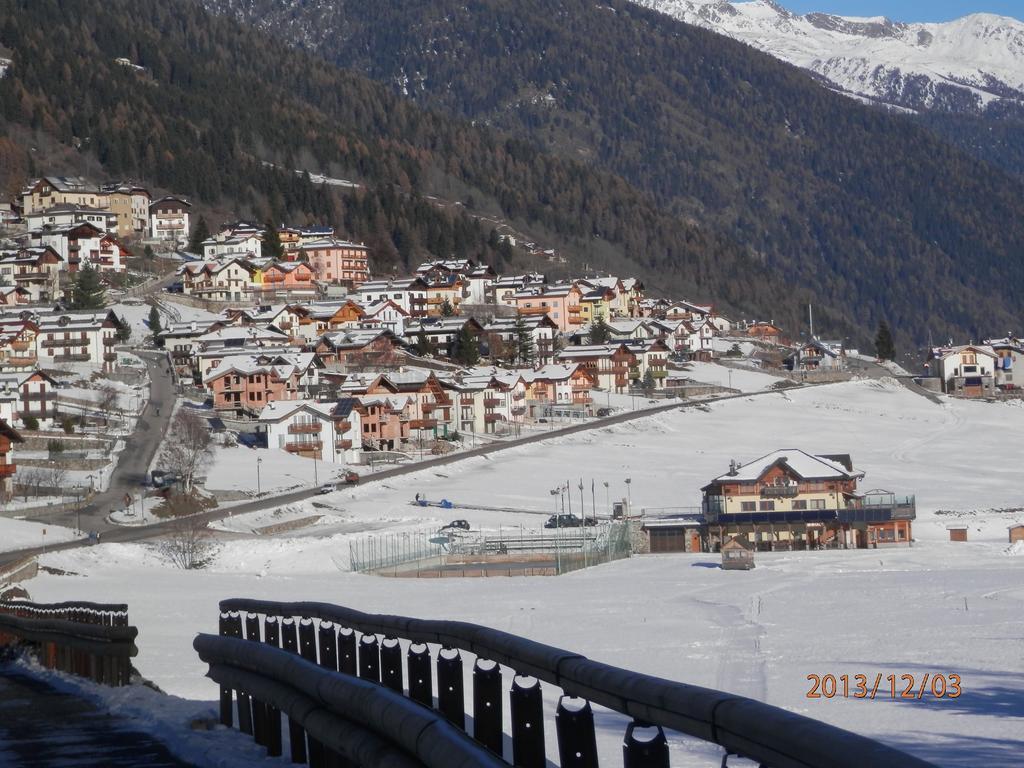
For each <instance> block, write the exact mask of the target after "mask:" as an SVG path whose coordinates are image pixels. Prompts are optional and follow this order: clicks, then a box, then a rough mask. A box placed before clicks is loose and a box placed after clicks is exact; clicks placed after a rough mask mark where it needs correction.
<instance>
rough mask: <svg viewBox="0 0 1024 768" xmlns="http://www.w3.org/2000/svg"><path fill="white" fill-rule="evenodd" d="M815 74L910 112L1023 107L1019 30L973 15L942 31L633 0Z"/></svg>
mask: <svg viewBox="0 0 1024 768" xmlns="http://www.w3.org/2000/svg"><path fill="white" fill-rule="evenodd" d="M634 1H635V2H636V3H637V4H639V5H642V6H645V7H647V8H651V9H653V10H656V11H660V12H662V13H665V14H667V15H669V16H671V17H673V18H675V19H679V20H680V21H685V22H686V23H688V24H695V25H697V26H701V27H705V28H706V29H710V30H712V31H715V32H720V33H721V34H723V35H727V36H729V37H732V38H734V39H736V40H741V41H742V42H745V43H747V44H749V45H752V46H753V47H755V48H757V49H759V50H761V51H764V52H765V53H768V54H771V55H772V56H775V57H776V58H779V59H782V60H783V61H786V62H789V63H790V64H795V65H796V66H798V67H801V68H803V69H806V70H808V71H809V72H812V73H814V74H815V75H816V76H818V77H819V78H821V80H822V81H823V82H825V83H827V84H829V85H830V86H831V87H834V88H836V89H837V90H839V91H841V92H844V93H847V94H851V95H854V96H859V97H862V98H864V99H867V100H870V101H874V102H878V103H881V104H886V105H890V106H895V107H901V108H905V109H910V110H915V111H919V110H932V109H935V110H940V111H946V112H960V113H968V114H978V113H983V112H985V111H987V110H989V109H991V108H996V107H1005V106H1006V104H1007V103H1009V104H1012V105H1014V106H1020V105H1024V21H1019V20H1017V19H1013V18H1010V17H1007V16H997V15H995V14H990V13H973V14H969V15H967V16H964V17H962V18H959V19H955V20H953V21H948V22H942V23H904V22H899V21H893V20H891V19H888V18H886V17H884V16H879V17H870V18H856V17H847V16H837V15H833V14H827V13H808V14H804V15H800V14H797V13H793V12H792V11H789V10H787V9H786V8H784V7H782V6H781V5H779V4H778V3H775V2H773V0H749V1H748V2H729V0H634Z"/></svg>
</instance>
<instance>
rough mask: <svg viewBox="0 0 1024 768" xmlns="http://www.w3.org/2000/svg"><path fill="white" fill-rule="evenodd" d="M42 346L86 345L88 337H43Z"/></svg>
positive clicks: (87, 344)
mask: <svg viewBox="0 0 1024 768" xmlns="http://www.w3.org/2000/svg"><path fill="white" fill-rule="evenodd" d="M42 346H44V347H47V348H49V347H87V346H89V340H88V339H43V344H42Z"/></svg>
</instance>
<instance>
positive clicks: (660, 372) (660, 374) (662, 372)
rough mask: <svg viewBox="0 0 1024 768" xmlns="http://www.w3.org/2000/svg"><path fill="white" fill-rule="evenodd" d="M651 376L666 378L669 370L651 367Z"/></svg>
mask: <svg viewBox="0 0 1024 768" xmlns="http://www.w3.org/2000/svg"><path fill="white" fill-rule="evenodd" d="M651 376H653V377H654V378H656V379H664V378H665V377H667V376H668V371H666V370H664V369H661V370H654V369H651Z"/></svg>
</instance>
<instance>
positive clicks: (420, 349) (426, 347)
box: [415, 333, 434, 357]
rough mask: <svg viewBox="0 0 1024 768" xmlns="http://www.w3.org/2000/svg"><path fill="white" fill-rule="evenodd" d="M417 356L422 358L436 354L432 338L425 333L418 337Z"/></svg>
mask: <svg viewBox="0 0 1024 768" xmlns="http://www.w3.org/2000/svg"><path fill="white" fill-rule="evenodd" d="M415 350H416V354H417V355H419V356H420V357H427V356H428V355H433V354H434V344H433V343H432V342H431V341H430V338H429V337H428V336H427V334H425V333H421V334H420V335H419V336H417V337H416V346H415Z"/></svg>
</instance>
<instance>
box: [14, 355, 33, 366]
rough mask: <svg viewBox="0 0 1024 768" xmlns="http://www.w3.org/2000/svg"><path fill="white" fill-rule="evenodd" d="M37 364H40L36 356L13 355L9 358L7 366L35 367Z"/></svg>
mask: <svg viewBox="0 0 1024 768" xmlns="http://www.w3.org/2000/svg"><path fill="white" fill-rule="evenodd" d="M37 362H39V358H37V357H36V356H35V355H11V356H10V357H8V358H7V364H8V365H11V366H14V367H17V368H20V367H22V366H29V365H35V364H36V363H37Z"/></svg>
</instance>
